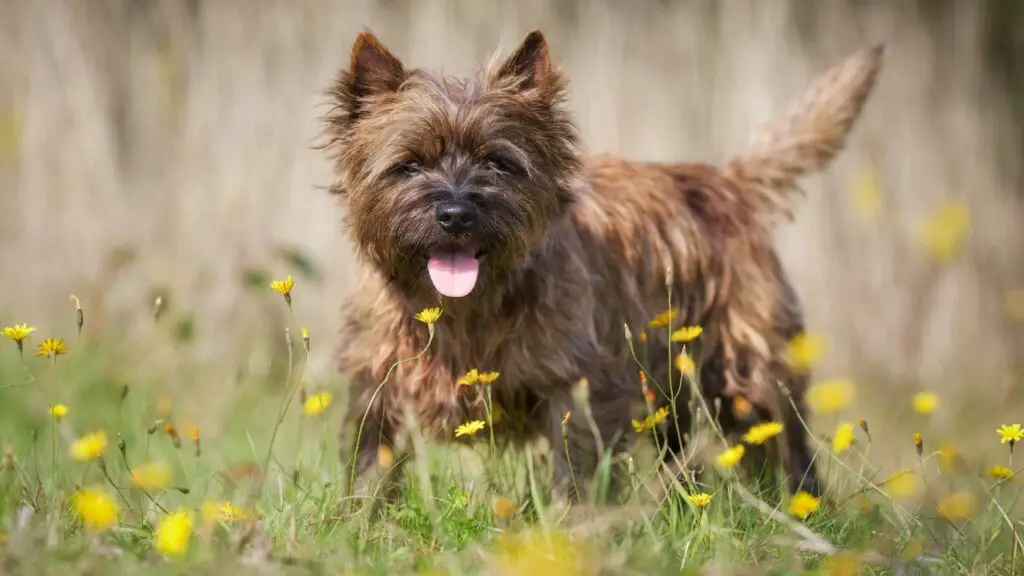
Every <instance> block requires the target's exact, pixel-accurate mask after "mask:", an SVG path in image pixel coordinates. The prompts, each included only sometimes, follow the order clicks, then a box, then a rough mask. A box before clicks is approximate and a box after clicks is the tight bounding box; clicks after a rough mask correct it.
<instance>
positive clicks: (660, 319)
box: [647, 310, 678, 328]
mask: <svg viewBox="0 0 1024 576" xmlns="http://www.w3.org/2000/svg"><path fill="white" fill-rule="evenodd" d="M677 314H678V312H676V311H675V310H665V311H664V312H661V313H659V314H658V315H657V316H655V317H654V318H653V319H652V320H651V321H650V322H648V323H647V325H648V326H649V327H651V328H668V326H669V325H670V324H671V323H672V321H673V320H675V319H676V315H677Z"/></svg>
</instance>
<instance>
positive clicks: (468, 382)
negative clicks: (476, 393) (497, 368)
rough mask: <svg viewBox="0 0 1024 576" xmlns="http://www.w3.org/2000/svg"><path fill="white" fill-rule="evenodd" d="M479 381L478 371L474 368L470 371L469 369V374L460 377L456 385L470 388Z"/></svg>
mask: <svg viewBox="0 0 1024 576" xmlns="http://www.w3.org/2000/svg"><path fill="white" fill-rule="evenodd" d="M479 381H480V371H478V370H477V369H476V368H472V369H470V371H469V372H466V373H465V374H463V375H462V377H461V378H459V381H458V382H457V384H458V385H459V386H472V385H474V384H476V383H477V382H479Z"/></svg>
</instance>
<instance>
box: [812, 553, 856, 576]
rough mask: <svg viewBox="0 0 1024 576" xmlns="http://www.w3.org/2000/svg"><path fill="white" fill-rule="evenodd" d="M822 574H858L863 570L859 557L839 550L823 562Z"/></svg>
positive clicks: (829, 575) (846, 575)
mask: <svg viewBox="0 0 1024 576" xmlns="http://www.w3.org/2000/svg"><path fill="white" fill-rule="evenodd" d="M822 567H823V568H824V569H825V570H824V576H859V575H860V573H861V571H863V570H864V563H863V562H861V560H860V557H859V556H857V555H856V554H854V553H852V552H840V553H839V554H836V555H835V556H830V557H829V558H827V559H826V560H825V561H824V562H823V563H822Z"/></svg>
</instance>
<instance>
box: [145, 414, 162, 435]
mask: <svg viewBox="0 0 1024 576" xmlns="http://www.w3.org/2000/svg"><path fill="white" fill-rule="evenodd" d="M163 423H164V419H163V418H157V419H156V420H154V421H153V424H152V425H151V426H150V427H149V428H147V429H146V434H149V435H150V436H152V435H153V434H155V433H156V431H157V429H158V428H160V425H161V424H163Z"/></svg>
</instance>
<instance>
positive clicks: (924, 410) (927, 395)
mask: <svg viewBox="0 0 1024 576" xmlns="http://www.w3.org/2000/svg"><path fill="white" fill-rule="evenodd" d="M938 407H939V397H938V396H937V395H935V394H933V393H932V392H918V393H917V394H915V395H914V410H915V411H916V412H917V413H918V414H924V415H925V416H927V415H929V414H931V413H932V412H935V409H936V408H938Z"/></svg>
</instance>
